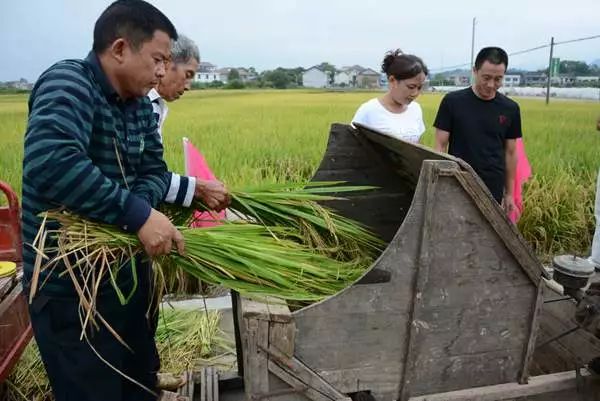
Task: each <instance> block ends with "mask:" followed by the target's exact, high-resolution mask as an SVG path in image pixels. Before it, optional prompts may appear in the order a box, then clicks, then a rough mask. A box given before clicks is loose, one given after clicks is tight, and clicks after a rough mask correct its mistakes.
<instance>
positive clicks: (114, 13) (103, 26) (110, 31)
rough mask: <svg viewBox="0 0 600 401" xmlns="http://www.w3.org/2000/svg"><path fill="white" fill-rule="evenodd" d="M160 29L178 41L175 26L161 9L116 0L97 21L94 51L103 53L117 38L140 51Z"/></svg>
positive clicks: (138, 1) (140, 1) (134, 0)
mask: <svg viewBox="0 0 600 401" xmlns="http://www.w3.org/2000/svg"><path fill="white" fill-rule="evenodd" d="M157 30H158V31H162V32H164V33H166V34H167V35H169V37H170V38H171V39H172V40H177V31H176V30H175V27H174V26H173V23H172V22H171V21H170V20H169V18H167V17H166V16H165V15H164V14H163V13H162V12H161V11H160V10H159V9H158V8H156V7H154V6H153V5H152V4H150V3H147V2H145V1H143V0H117V1H115V2H114V3H112V4H111V5H110V6H108V8H107V9H106V10H104V12H103V13H102V14H101V15H100V17H99V18H98V20H97V21H96V25H95V26H94V45H93V49H94V51H95V52H96V53H101V52H103V51H104V50H106V49H107V48H108V47H109V46H110V45H111V44H112V43H113V42H114V41H115V40H117V39H118V38H125V39H127V41H128V42H129V43H130V44H131V46H132V47H133V48H134V49H139V48H140V47H141V45H142V43H144V42H146V41H148V40H151V39H152V37H153V36H154V32H155V31H157Z"/></svg>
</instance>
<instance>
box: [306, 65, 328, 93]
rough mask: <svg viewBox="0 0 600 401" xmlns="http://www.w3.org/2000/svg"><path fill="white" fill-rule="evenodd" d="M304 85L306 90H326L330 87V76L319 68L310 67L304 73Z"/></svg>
mask: <svg viewBox="0 0 600 401" xmlns="http://www.w3.org/2000/svg"><path fill="white" fill-rule="evenodd" d="M302 85H303V86H304V87H306V88H325V87H327V86H329V74H327V72H326V71H323V70H321V69H320V68H319V67H316V66H315V67H310V68H309V69H308V70H306V71H304V72H303V73H302Z"/></svg>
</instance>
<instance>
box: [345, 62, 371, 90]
mask: <svg viewBox="0 0 600 401" xmlns="http://www.w3.org/2000/svg"><path fill="white" fill-rule="evenodd" d="M364 70H366V68H365V67H363V66H361V65H358V64H355V65H351V66H346V67H342V71H344V72H345V73H346V74H348V75H349V76H350V86H352V87H356V86H357V85H358V82H357V80H356V77H357V76H358V74H360V73H361V72H363V71H364Z"/></svg>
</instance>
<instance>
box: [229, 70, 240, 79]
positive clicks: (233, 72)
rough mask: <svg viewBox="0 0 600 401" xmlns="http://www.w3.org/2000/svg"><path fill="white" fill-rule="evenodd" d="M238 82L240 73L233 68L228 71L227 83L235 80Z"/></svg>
mask: <svg viewBox="0 0 600 401" xmlns="http://www.w3.org/2000/svg"><path fill="white" fill-rule="evenodd" d="M236 79H237V80H239V79H240V73H239V71H238V70H236V69H235V68H232V69H231V70H230V71H229V74H227V81H235V80H236Z"/></svg>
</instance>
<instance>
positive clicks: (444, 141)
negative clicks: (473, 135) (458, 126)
mask: <svg viewBox="0 0 600 401" xmlns="http://www.w3.org/2000/svg"><path fill="white" fill-rule="evenodd" d="M449 140H450V133H449V132H448V131H444V130H442V129H439V128H436V129H435V147H434V149H435V150H436V151H438V152H444V153H445V152H447V151H448V141H449Z"/></svg>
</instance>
